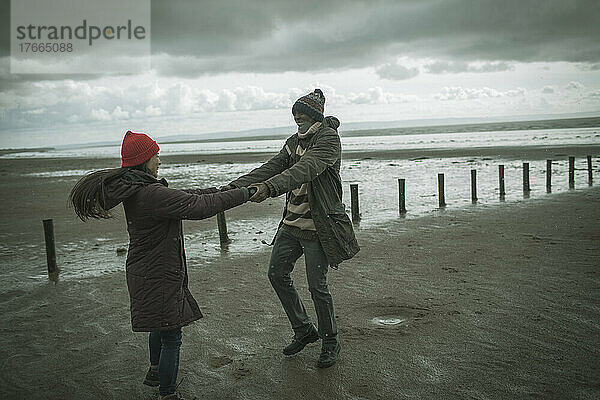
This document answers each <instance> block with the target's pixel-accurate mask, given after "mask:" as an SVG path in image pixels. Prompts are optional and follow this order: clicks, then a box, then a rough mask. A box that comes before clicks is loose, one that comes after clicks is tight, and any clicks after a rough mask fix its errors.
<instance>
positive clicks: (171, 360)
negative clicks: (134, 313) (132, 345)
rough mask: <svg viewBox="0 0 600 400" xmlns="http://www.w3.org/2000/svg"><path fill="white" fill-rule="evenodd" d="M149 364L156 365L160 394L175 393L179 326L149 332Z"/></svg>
mask: <svg viewBox="0 0 600 400" xmlns="http://www.w3.org/2000/svg"><path fill="white" fill-rule="evenodd" d="M148 345H149V347H150V365H158V379H159V381H160V386H159V387H158V391H159V392H160V394H161V396H165V395H167V394H171V393H175V388H176V387H177V370H178V368H179V348H180V347H181V328H179V329H173V330H169V331H159V332H150V335H149V336H148Z"/></svg>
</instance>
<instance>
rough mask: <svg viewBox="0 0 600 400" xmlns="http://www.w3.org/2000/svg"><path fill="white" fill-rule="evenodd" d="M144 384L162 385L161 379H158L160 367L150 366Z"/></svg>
mask: <svg viewBox="0 0 600 400" xmlns="http://www.w3.org/2000/svg"><path fill="white" fill-rule="evenodd" d="M144 385H148V386H153V387H155V386H159V385H160V381H159V380H158V369H152V368H148V372H146V378H144Z"/></svg>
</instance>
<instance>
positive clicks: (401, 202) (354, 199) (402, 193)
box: [350, 156, 593, 222]
mask: <svg viewBox="0 0 600 400" xmlns="http://www.w3.org/2000/svg"><path fill="white" fill-rule="evenodd" d="M587 171H588V185H589V186H592V183H593V177H592V156H587ZM498 184H499V189H500V190H499V192H500V199H501V200H504V197H505V196H506V186H505V183H504V165H499V166H498ZM444 188H445V185H444V174H438V204H439V207H440V208H443V207H446V195H445V190H444ZM574 188H575V157H569V189H574ZM530 192H531V186H530V181H529V163H528V162H524V163H523V194H524V195H525V197H529V193H530ZM546 192H547V193H551V192H552V160H546ZM471 202H472V203H473V204H475V203H477V170H476V169H472V170H471ZM350 208H351V213H352V220H353V221H354V222H357V221H359V220H360V209H359V205H358V184H356V183H354V184H351V185H350ZM398 211H399V213H400V214H401V215H403V214H406V180H405V179H398Z"/></svg>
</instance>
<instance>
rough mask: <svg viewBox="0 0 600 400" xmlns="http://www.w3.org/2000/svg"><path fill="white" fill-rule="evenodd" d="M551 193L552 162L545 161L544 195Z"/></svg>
mask: <svg viewBox="0 0 600 400" xmlns="http://www.w3.org/2000/svg"><path fill="white" fill-rule="evenodd" d="M551 192H552V160H546V193H551Z"/></svg>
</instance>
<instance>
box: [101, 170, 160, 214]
mask: <svg viewBox="0 0 600 400" xmlns="http://www.w3.org/2000/svg"><path fill="white" fill-rule="evenodd" d="M153 183H161V184H163V185H165V186H168V184H167V181H166V180H165V179H164V178H163V179H161V180H158V179H156V178H155V177H153V176H152V175H150V174H148V173H146V172H143V171H139V170H134V169H126V170H124V171H123V173H122V174H120V175H118V176H116V177H114V178H112V179H110V180H109V181H105V182H102V200H103V208H104V209H105V210H107V211H108V210H110V209H111V208H113V207H116V206H118V205H119V204H120V203H121V202H123V201H125V200H127V199H128V198H129V197H131V196H133V195H135V194H136V193H137V192H138V191H139V190H140V189H142V188H143V187H145V186H147V185H150V184H153Z"/></svg>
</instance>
